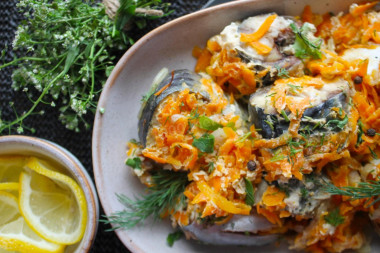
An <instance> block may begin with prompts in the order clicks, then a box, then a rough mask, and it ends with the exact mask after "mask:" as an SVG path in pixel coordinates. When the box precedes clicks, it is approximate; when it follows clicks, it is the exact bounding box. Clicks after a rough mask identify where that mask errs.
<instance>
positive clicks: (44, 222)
mask: <svg viewBox="0 0 380 253" xmlns="http://www.w3.org/2000/svg"><path fill="white" fill-rule="evenodd" d="M49 166H50V165H49V164H47V163H45V162H43V161H40V160H38V159H37V158H35V157H31V158H30V159H29V160H28V161H27V164H26V167H27V168H29V169H30V171H29V172H23V173H21V175H20V190H19V192H20V193H19V194H20V198H19V208H20V211H21V214H22V215H23V217H24V218H25V220H26V222H27V223H28V224H29V226H30V227H31V228H32V229H33V230H34V231H35V232H36V233H37V234H38V235H40V236H41V237H43V238H45V239H46V240H48V241H50V242H54V243H58V244H74V243H76V242H78V241H79V240H80V239H81V238H82V237H83V234H84V231H85V227H86V222H87V205H86V199H85V196H84V194H83V191H82V189H81V188H80V187H79V185H78V184H77V183H76V182H75V181H74V180H73V179H72V178H70V177H68V176H66V175H63V174H61V173H58V172H56V171H54V169H53V168H51V167H49Z"/></svg>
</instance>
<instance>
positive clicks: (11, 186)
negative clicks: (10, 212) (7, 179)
mask: <svg viewBox="0 0 380 253" xmlns="http://www.w3.org/2000/svg"><path fill="white" fill-rule="evenodd" d="M19 185H20V184H19V183H0V191H4V190H7V191H8V190H9V191H12V190H16V191H18V188H19Z"/></svg>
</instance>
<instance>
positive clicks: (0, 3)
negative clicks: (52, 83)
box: [0, 0, 207, 253]
mask: <svg viewBox="0 0 380 253" xmlns="http://www.w3.org/2000/svg"><path fill="white" fill-rule="evenodd" d="M16 2H17V1H15V0H0V50H2V49H3V48H4V47H5V45H9V46H10V45H11V44H12V40H13V38H14V32H15V31H16V29H17V25H18V24H19V22H20V20H22V14H20V13H19V12H18V11H17V8H16ZM163 2H170V3H171V4H172V5H171V9H173V10H175V12H174V13H173V14H171V15H170V16H168V17H165V18H162V19H159V20H154V21H152V22H150V23H149V25H148V27H147V28H146V29H144V30H143V31H136V32H135V33H134V35H133V37H134V39H138V38H140V37H141V36H143V35H144V34H145V33H147V32H149V31H150V30H151V29H153V28H155V27H157V26H159V25H161V24H163V23H165V22H168V21H170V20H172V19H174V18H176V17H180V16H183V15H185V14H187V13H190V12H194V11H197V10H199V9H200V8H201V7H202V6H203V5H204V4H205V3H206V2H207V0H177V1H175V0H163ZM12 54H13V53H12V52H11V51H10V50H8V53H7V54H6V57H5V62H8V61H10V60H11V59H12ZM1 64H2V63H0V65H1ZM12 69H13V67H10V68H7V69H5V70H2V71H0V111H1V113H2V118H3V119H5V120H11V119H14V115H15V114H14V113H15V112H14V110H16V111H17V113H18V114H21V113H22V112H24V111H26V110H28V109H29V108H30V106H31V103H30V102H29V100H28V98H27V97H26V95H25V94H24V93H23V92H15V91H13V90H12V88H11V84H12V79H11V74H12ZM10 102H14V107H12V106H10ZM42 109H43V110H44V111H45V114H44V115H43V116H39V115H33V116H30V117H29V118H27V119H26V120H25V121H24V123H23V125H24V126H27V127H31V128H34V129H35V132H34V133H31V132H29V131H27V130H25V133H24V134H26V135H31V136H36V137H40V138H44V139H47V140H50V141H53V142H56V143H58V144H59V145H61V146H63V147H65V148H67V149H68V150H69V151H71V152H72V153H73V154H74V155H75V156H76V157H77V158H78V159H79V160H80V161H81V162H82V163H83V165H84V166H85V168H86V169H87V170H88V172H89V173H90V175H91V176H92V178H93V171H92V160H91V134H92V129H89V130H82V131H81V132H80V133H75V132H73V131H70V130H67V129H66V128H65V127H64V126H63V125H62V124H61V122H59V121H58V116H59V112H58V110H57V108H52V107H50V106H38V108H37V109H36V111H40V110H42ZM88 120H89V122H90V123H92V121H93V115H90V116H88ZM91 126H92V124H91ZM11 133H12V134H15V132H14V131H11ZM100 215H104V212H103V210H102V208H101V213H100ZM109 228H110V227H109V226H108V225H104V224H102V223H99V229H98V233H97V236H96V239H95V242H94V245H93V248H92V250H91V252H102V253H107V252H112V253H113V252H115V253H117V252H129V251H128V250H127V249H126V248H125V247H124V245H123V244H122V243H121V242H120V241H119V239H118V238H117V236H116V234H115V233H114V232H106V231H105V230H107V229H109Z"/></svg>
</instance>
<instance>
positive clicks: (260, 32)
mask: <svg viewBox="0 0 380 253" xmlns="http://www.w3.org/2000/svg"><path fill="white" fill-rule="evenodd" d="M276 17H277V15H276V14H273V15H270V16H268V17H267V18H266V19H265V21H264V22H263V23H262V24H261V26H260V27H259V29H257V30H256V31H255V32H254V33H251V34H246V33H242V34H241V37H240V41H241V42H253V41H258V40H259V39H261V38H262V37H263V36H264V35H265V34H266V33H267V32H268V30H269V28H270V27H271V25H272V23H273V21H274V20H275V19H276Z"/></svg>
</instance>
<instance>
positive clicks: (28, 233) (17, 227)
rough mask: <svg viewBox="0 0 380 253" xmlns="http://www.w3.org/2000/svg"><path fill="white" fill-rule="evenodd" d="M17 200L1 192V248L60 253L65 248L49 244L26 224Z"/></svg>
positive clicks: (30, 252) (38, 252)
mask: <svg viewBox="0 0 380 253" xmlns="http://www.w3.org/2000/svg"><path fill="white" fill-rule="evenodd" d="M17 202H18V201H17V198H16V197H14V196H13V195H12V194H10V193H7V192H3V191H0V213H1V215H0V247H1V248H2V249H4V250H14V251H19V252H25V253H26V252H27V253H60V252H63V250H64V248H65V246H63V245H58V244H54V243H51V242H48V241H46V240H44V239H43V238H41V237H40V236H38V235H37V234H36V233H35V232H34V231H33V230H32V229H30V227H29V226H28V225H27V224H26V223H25V220H24V218H23V217H22V216H21V214H20V212H19V210H18V203H17Z"/></svg>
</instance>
